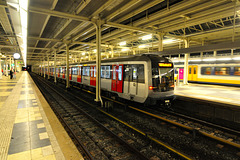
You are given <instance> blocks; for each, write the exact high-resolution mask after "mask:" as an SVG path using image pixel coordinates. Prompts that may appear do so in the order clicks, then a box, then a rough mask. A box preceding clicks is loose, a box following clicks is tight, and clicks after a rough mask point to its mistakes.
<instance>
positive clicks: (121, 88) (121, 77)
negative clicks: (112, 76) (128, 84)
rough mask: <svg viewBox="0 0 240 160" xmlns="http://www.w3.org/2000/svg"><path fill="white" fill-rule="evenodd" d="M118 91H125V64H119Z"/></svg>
mask: <svg viewBox="0 0 240 160" xmlns="http://www.w3.org/2000/svg"><path fill="white" fill-rule="evenodd" d="M117 71H118V74H117V92H119V93H122V92H123V65H122V64H120V65H119V66H117Z"/></svg>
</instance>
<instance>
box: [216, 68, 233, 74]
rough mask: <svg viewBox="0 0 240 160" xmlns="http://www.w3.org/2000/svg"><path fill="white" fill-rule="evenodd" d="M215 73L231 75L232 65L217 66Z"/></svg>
mask: <svg viewBox="0 0 240 160" xmlns="http://www.w3.org/2000/svg"><path fill="white" fill-rule="evenodd" d="M215 75H230V67H215Z"/></svg>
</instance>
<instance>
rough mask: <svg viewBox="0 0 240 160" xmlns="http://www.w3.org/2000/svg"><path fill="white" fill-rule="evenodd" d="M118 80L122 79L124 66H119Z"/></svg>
mask: <svg viewBox="0 0 240 160" xmlns="http://www.w3.org/2000/svg"><path fill="white" fill-rule="evenodd" d="M118 80H119V81H121V80H122V66H119V68H118Z"/></svg>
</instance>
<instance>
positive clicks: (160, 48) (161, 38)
mask: <svg viewBox="0 0 240 160" xmlns="http://www.w3.org/2000/svg"><path fill="white" fill-rule="evenodd" d="M158 40H159V41H158V43H159V44H158V51H163V33H160V34H158Z"/></svg>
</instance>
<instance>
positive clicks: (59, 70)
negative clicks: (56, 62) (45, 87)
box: [57, 68, 61, 77]
mask: <svg viewBox="0 0 240 160" xmlns="http://www.w3.org/2000/svg"><path fill="white" fill-rule="evenodd" d="M60 70H61V68H58V73H57V74H58V77H60Z"/></svg>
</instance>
